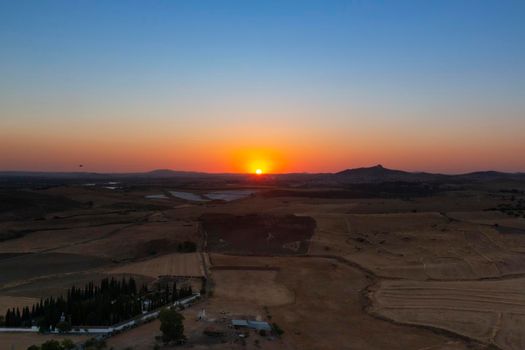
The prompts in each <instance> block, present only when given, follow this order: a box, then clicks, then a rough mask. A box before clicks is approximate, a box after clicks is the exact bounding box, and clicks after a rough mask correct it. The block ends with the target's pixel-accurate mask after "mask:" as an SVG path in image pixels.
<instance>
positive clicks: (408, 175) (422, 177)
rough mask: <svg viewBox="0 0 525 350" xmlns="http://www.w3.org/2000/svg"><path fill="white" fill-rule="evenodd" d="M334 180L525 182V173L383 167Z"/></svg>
mask: <svg viewBox="0 0 525 350" xmlns="http://www.w3.org/2000/svg"><path fill="white" fill-rule="evenodd" d="M332 178H333V179H334V180H335V181H336V182H338V183H370V182H376V183H377V182H400V181H401V182H441V181H493V180H525V173H504V172H498V171H479V172H473V173H466V174H458V175H445V174H433V173H425V172H408V171H403V170H393V169H387V168H385V167H383V166H382V165H376V166H373V167H369V168H355V169H347V170H343V171H340V172H338V173H335V174H333V175H332Z"/></svg>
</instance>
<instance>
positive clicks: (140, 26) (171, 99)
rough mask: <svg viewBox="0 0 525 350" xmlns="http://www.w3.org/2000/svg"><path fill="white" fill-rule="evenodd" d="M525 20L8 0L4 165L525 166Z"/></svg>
mask: <svg viewBox="0 0 525 350" xmlns="http://www.w3.org/2000/svg"><path fill="white" fill-rule="evenodd" d="M524 18H525V1H505V0H494V1H491V0H472V1H466V0H465V1H462V0H451V1H446V0H440V1H431V0H428V1H419V0H415V1H379V0H377V1H365V0H354V1H352V0H347V1H327V0H318V1H309V0H296V1H291V0H275V1H272V0H264V1H263V0H261V1H251V0H239V1H230V0H221V1H214V0H210V1H207V0H198V1H185V0H184V1H183V0H170V1H111V0H103V1H96V0H89V1H88V0H79V1H71V0H67V1H61V0H49V1H44V0H34V1H26V0H13V1H8V0H0V170H38V171H98V172H129V171H148V170H152V169H158V168H170V169H175V170H195V171H207V172H253V171H255V169H257V168H261V169H262V170H263V171H264V172H267V173H280V172H331V171H339V170H342V169H346V168H353V167H361V166H371V165H375V164H382V165H384V166H386V167H390V168H398V169H404V170H412V171H432V172H442V173H461V172H468V171H477V170H487V169H494V170H501V171H512V172H515V171H522V172H525V156H524V154H525V20H523V19H524ZM79 164H82V165H83V167H82V168H79Z"/></svg>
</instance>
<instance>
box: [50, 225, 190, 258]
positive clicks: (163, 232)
mask: <svg viewBox="0 0 525 350" xmlns="http://www.w3.org/2000/svg"><path fill="white" fill-rule="evenodd" d="M198 238H199V236H198V233H197V224H196V223H191V222H190V223H188V222H185V221H169V222H146V223H139V224H130V225H127V226H126V227H124V228H121V229H120V230H118V231H115V232H113V233H112V234H111V235H110V236H108V237H104V238H102V239H97V240H91V241H89V242H86V243H81V244H75V245H71V246H68V247H65V248H62V249H60V251H61V252H65V253H66V252H67V253H73V254H84V255H92V256H98V257H103V258H108V259H112V260H117V261H120V260H130V259H140V258H145V257H151V256H154V255H156V254H161V253H164V254H165V253H171V252H175V251H177V246H178V244H179V243H181V242H184V241H194V242H196V241H197V239H198Z"/></svg>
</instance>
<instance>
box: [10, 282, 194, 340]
mask: <svg viewBox="0 0 525 350" xmlns="http://www.w3.org/2000/svg"><path fill="white" fill-rule="evenodd" d="M192 293H193V291H192V290H191V286H190V287H186V288H184V287H182V288H177V286H176V283H173V284H172V285H171V286H169V285H168V284H166V285H165V287H164V288H161V287H160V285H159V286H158V287H157V289H156V290H155V291H148V288H147V286H146V285H142V287H141V288H140V289H139V288H137V283H136V281H135V280H134V279H133V277H130V278H129V279H126V278H123V279H122V280H117V279H114V278H111V279H108V278H105V279H103V280H102V281H101V282H100V285H95V283H94V282H89V283H88V284H86V285H85V286H84V288H77V287H75V286H72V287H71V288H69V289H68V290H67V293H66V296H65V297H63V296H60V297H57V298H54V297H48V298H45V299H41V300H40V301H39V302H38V303H36V304H33V305H32V307H31V308H30V307H24V308H22V310H20V309H19V308H11V309H8V310H7V312H6V315H5V318H4V324H5V326H6V327H31V326H38V327H39V328H40V330H41V331H42V332H46V331H48V330H53V329H58V330H59V331H64V332H65V331H69V330H71V329H72V327H75V326H110V325H114V324H117V323H120V322H123V321H126V320H128V319H130V318H133V317H135V316H137V315H139V314H141V313H142V311H149V310H153V309H156V308H158V307H161V306H163V305H166V304H168V303H170V302H174V301H176V300H178V299H181V298H185V297H187V296H190V295H192Z"/></svg>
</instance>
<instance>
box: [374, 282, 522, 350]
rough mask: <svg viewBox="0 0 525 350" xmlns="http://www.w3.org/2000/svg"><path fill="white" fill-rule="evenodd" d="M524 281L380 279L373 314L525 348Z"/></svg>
mask: <svg viewBox="0 0 525 350" xmlns="http://www.w3.org/2000/svg"><path fill="white" fill-rule="evenodd" d="M524 289H525V279H523V278H516V279H507V280H498V281H475V282H472V281H470V282H466V281H461V282H416V281H385V280H383V281H381V282H380V283H379V284H378V285H377V286H374V288H373V289H372V290H371V291H370V293H369V298H370V300H371V302H372V305H371V311H372V312H373V313H375V314H378V315H380V316H382V317H386V318H389V319H392V320H395V321H396V322H399V323H407V324H415V325H424V326H430V327H435V328H440V329H444V330H447V331H450V332H453V333H457V334H460V335H463V336H466V337H468V338H472V339H476V340H479V341H481V342H484V343H488V344H494V345H496V346H498V347H499V348H501V349H505V350H518V349H524V348H525V328H524V327H523V325H524V324H525V293H523V291H524Z"/></svg>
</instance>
